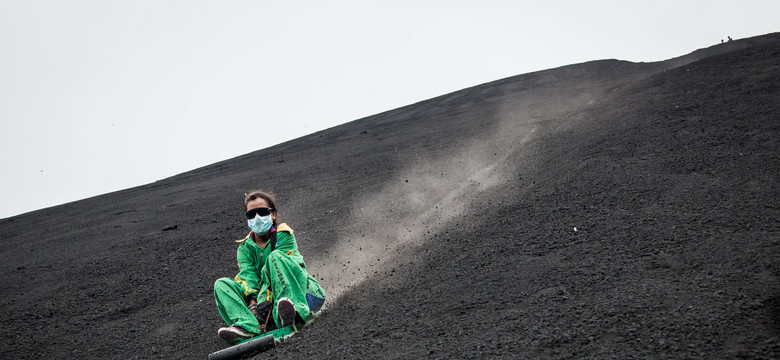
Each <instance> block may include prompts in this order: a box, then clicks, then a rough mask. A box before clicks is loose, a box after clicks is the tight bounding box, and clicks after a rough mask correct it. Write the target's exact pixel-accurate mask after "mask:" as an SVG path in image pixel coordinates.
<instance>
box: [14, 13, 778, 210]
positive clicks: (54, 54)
mask: <svg viewBox="0 0 780 360" xmlns="http://www.w3.org/2000/svg"><path fill="white" fill-rule="evenodd" d="M778 14H780V1H776V0H771V1H770V0H767V1H749V0H748V1H713V0H706V1H681V0H677V1H666V0H664V1H658V0H655V1H628V0H624V1H598V0H591V1H555V0H542V1H519V0H518V1H491V0H473V1H457V0H442V1H433V0H431V1H426V0H412V1H405V0H404V1H399V0H394V1H369V0H363V1H326V0H320V1H260V0H253V1H243V0H241V1H227V0H226V1H216V0H214V1H195V0H181V1H162V0H155V1H149V0H140V1H139V0H125V1H111V0H68V1H61V0H47V1H43V0H19V1H15V0H0V157H1V158H0V218H5V217H9V216H13V215H16V214H20V213H23V212H27V211H31V210H35V209H39V208H44V207H49V206H53V205H57V204H61V203H65V202H69V201H74V200H78V199H82V198H86V197H90V196H94V195H99V194H103V193H107V192H111V191H115V190H120V189H124V188H129V187H133V186H137V185H142V184H146V183H150V182H154V181H156V180H159V179H163V178H166V177H169V176H172V175H175V174H178V173H182V172H185V171H188V170H192V169H195V168H198V167H201V166H204V165H208V164H211V163H214V162H217V161H221V160H225V159H228V158H232V157H235V156H238V155H242V154H245V153H248V152H251V151H254V150H258V149H262V148H266V147H268V146H271V145H274V144H277V143H280V142H283V141H286V140H290V139H294V138H297V137H300V136H303V135H306V134H309V133H312V132H315V131H318V130H322V129H325V128H329V127H332V126H335V125H338V124H342V123H345V122H348V121H351V120H355V119H358V118H361V117H365V116H368V115H373V114H376V113H379V112H383V111H386V110H391V109H395V108H398V107H401V106H404V105H407V104H411V103H415V102H418V101H422V100H425V99H428V98H431V97H435V96H438V95H442V94H445V93H449V92H452V91H456V90H460V89H463V88H466V87H470V86H474V85H478V84H481V83H485V82H489V81H493V80H497V79H500V78H504V77H508V76H513V75H518V74H523V73H528V72H532V71H537V70H542V69H549V68H554V67H558V66H562V65H568V64H573V63H580V62H584V61H590V60H599V59H610V58H617V59H621V60H630V61H645V62H648V61H658V60H665V59H668V58H672V57H676V56H680V55H684V54H687V53H689V52H691V51H694V50H696V49H699V48H703V47H708V46H710V45H714V44H717V43H719V42H720V40H721V39H725V38H726V36H728V35H730V36H732V37H733V38H734V39H739V38H743V37H750V36H756V35H763V34H767V33H771V32H776V31H780V25H778V24H780V22H779V21H778V20H777V19H778Z"/></svg>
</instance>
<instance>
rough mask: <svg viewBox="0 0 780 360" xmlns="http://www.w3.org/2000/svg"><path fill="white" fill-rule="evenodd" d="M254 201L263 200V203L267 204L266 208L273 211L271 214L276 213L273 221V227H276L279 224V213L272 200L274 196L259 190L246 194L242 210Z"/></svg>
mask: <svg viewBox="0 0 780 360" xmlns="http://www.w3.org/2000/svg"><path fill="white" fill-rule="evenodd" d="M256 199H263V200H265V202H266V203H267V204H268V207H270V208H271V209H273V212H274V213H276V219H275V220H274V227H276V225H278V222H279V212H278V211H277V207H276V201H275V200H274V196H273V195H271V194H270V193H267V192H265V191H261V190H252V191H250V192H248V193H244V210H246V205H247V204H249V202H250V201H252V200H256Z"/></svg>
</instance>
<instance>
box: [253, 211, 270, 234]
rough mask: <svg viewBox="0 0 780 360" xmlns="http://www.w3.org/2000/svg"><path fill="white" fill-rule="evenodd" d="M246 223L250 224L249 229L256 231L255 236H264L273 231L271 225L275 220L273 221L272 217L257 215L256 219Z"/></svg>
mask: <svg viewBox="0 0 780 360" xmlns="http://www.w3.org/2000/svg"><path fill="white" fill-rule="evenodd" d="M246 222H247V223H248V224H249V228H250V229H252V231H254V232H255V234H258V235H263V234H265V233H267V232H268V230H270V229H271V224H272V223H273V220H272V219H271V215H268V216H260V215H255V218H254V219H249V220H247V221H246Z"/></svg>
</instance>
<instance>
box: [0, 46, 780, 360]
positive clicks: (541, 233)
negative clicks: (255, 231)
mask: <svg viewBox="0 0 780 360" xmlns="http://www.w3.org/2000/svg"><path fill="white" fill-rule="evenodd" d="M779 104H780V34H770V35H765V36H761V37H756V38H750V39H743V40H737V41H734V42H731V43H727V44H723V45H716V46H713V47H711V48H707V49H702V50H698V51H696V52H693V53H691V54H689V55H686V56H683V57H680V58H676V59H670V60H668V61H664V62H658V63H641V64H637V63H630V62H625V61H617V60H603V61H594V62H588V63H583V64H577V65H570V66H565V67H561V68H557V69H551V70H545V71H540V72H535V73H531V74H525V75H520V76H516V77H512V78H508V79H503V80H499V81H496V82H492V83H489V84H484V85H480V86H476V87H473V88H469V89H465V90H462V91H459V92H455V93H452V94H448V95H444V96H441V97H438V98H434V99H431V100H427V101H423V102H420V103H417V104H413V105H410V106H407V107H403V108H400V109H396V110H392V111H388V112H385V113H382V114H377V115H375V116H371V117H368V118H365V119H361V120H357V121H353V122H350V123H347V124H345V125H342V126H338V127H334V128H332V129H328V130H325V131H321V132H318V133H315V134H312V135H309V136H305V137H302V138H299V139H296V140H293V141H289V142H286V143H283V144H280V145H277V146H274V147H271V148H268V149H264V150H259V151H257V152H254V153H251V154H247V155H244V156H241V157H237V158H234V159H230V160H226V161H223V162H220V163H217V164H214V165H211V166H207V167H204V168H200V169H197V170H193V171H191V172H187V173H184V174H181V175H178V176H175V177H172V178H169V179H165V180H161V181H158V182H156V183H153V184H149V185H146V186H141V187H137V188H132V189H128V190H123V191H119V192H115V193H110V194H106V195H103V196H98V197H94V198H90V199H86V200H82V201H78V202H74V203H70V204H66V205H62V206H57V207H53V208H49V209H44V210H39V211H35V212H31V213H27V214H23V215H19V216H15V217H11V218H7V219H2V220H0V240H1V241H0V255H1V256H2V259H3V261H2V264H1V265H0V271H2V282H0V290H1V291H2V297H1V299H2V303H1V304H0V305H1V306H0V314H2V320H3V323H2V324H3V327H2V335H0V341H2V342H1V343H0V358H2V359H39V358H46V359H50V358H53V359H75V358H122V359H146V358H166V359H168V358H180V359H193V358H201V359H205V358H206V357H207V355H208V354H209V353H211V352H213V351H216V350H219V349H221V348H223V347H224V346H225V344H224V343H222V342H221V341H220V340H219V339H218V338H217V336H216V330H217V328H219V327H220V326H223V323H222V320H221V319H220V317H219V314H218V313H217V310H216V306H215V304H214V299H213V295H212V286H213V282H214V280H216V279H217V278H219V277H223V276H233V275H235V273H236V271H237V267H236V260H235V249H236V244H235V243H234V242H233V240H235V239H237V238H240V237H242V236H243V235H245V233H246V232H247V231H248V230H247V229H246V225H245V221H244V220H243V219H242V203H241V201H242V197H243V193H244V191H246V190H249V189H252V188H256V187H260V188H263V189H269V190H271V191H273V192H274V193H276V194H277V200H278V203H279V204H280V212H281V215H282V217H283V220H284V221H286V222H288V223H289V224H290V225H291V226H292V227H293V228H294V229H295V231H296V236H297V238H298V241H299V246H300V247H301V252H302V253H303V254H304V257H305V258H306V261H307V265H308V268H309V269H310V272H311V273H312V274H313V275H315V276H316V277H318V278H319V279H321V281H322V284H323V285H324V287H325V288H326V291H328V292H329V294H330V298H329V301H328V303H327V306H326V308H325V310H324V311H323V313H322V314H321V315H320V316H319V317H318V318H317V319H316V320H315V321H314V322H313V323H311V324H310V325H309V326H307V327H305V328H304V329H303V330H302V331H300V333H299V334H296V335H295V336H294V337H293V338H291V339H290V340H288V341H286V342H285V343H283V344H281V345H280V346H279V347H277V348H275V349H273V350H270V351H269V352H266V353H264V354H260V355H257V356H255V357H254V358H255V359H265V358H267V357H274V358H286V359H288V358H289V359H292V358H298V359H315V358H319V359H331V358H388V359H396V358H397V359H408V358H441V359H445V358H447V359H448V358H556V359H557V358H576V359H580V358H595V359H604V358H620V359H630V358H642V359H644V358H663V359H666V358H704V359H713V358H718V359H720V358H739V359H777V358H780V338H779V336H780V335H779V334H780V331H779V330H780V325H779V324H780V281H779V276H780V274H778V259H779V258H780V256H779V255H780V251H779V250H780V221H779V220H778V219H780V192H778V183H780V182H779V181H778V180H779V179H778V176H779V174H780V140H778V139H780V113H778V105H779ZM304 106H305V105H304ZM237 136H240V135H237Z"/></svg>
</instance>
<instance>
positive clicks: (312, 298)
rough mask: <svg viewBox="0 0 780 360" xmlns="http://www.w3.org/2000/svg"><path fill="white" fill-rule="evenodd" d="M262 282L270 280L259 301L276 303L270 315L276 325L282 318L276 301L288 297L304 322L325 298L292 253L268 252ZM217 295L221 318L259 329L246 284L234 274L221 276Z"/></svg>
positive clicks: (248, 329) (216, 287)
mask: <svg viewBox="0 0 780 360" xmlns="http://www.w3.org/2000/svg"><path fill="white" fill-rule="evenodd" d="M261 278H262V281H263V283H265V284H270V285H269V286H268V288H267V289H266V291H265V293H262V292H261V294H259V295H258V298H257V301H258V302H263V301H270V302H271V304H273V312H272V314H271V317H272V318H273V321H274V322H275V324H276V325H277V327H278V326H279V324H280V320H279V317H278V314H277V311H276V301H278V300H279V299H281V298H288V299H290V301H292V303H293V305H295V310H296V312H297V313H298V315H299V316H300V317H301V319H302V320H303V321H304V322H307V323H308V322H309V321H311V319H312V318H313V317H314V313H316V312H317V311H319V309H320V307H321V306H322V304H323V303H324V301H325V292H324V291H323V289H322V287H320V285H319V284H318V283H317V281H316V280H314V278H313V277H312V276H311V275H309V273H308V272H307V271H306V269H304V268H302V267H301V266H300V265H299V264H298V263H296V262H295V261H294V260H293V259H292V258H291V257H290V256H288V255H286V254H284V253H281V252H278V251H274V252H272V253H271V254H270V255H269V256H268V259H267V260H266V262H265V266H264V267H263V271H262V274H261ZM214 299H215V300H216V302H217V309H219V314H220V315H221V316H222V319H223V320H225V322H226V323H227V324H228V325H230V326H240V327H242V328H243V329H244V330H246V331H249V332H253V333H260V326H259V324H260V323H259V322H258V320H257V318H255V316H254V314H252V312H251V311H249V307H248V304H247V301H248V300H249V299H245V298H244V287H243V286H242V285H241V284H239V283H238V282H237V281H236V280H234V279H231V278H220V279H218V280H217V281H216V282H215V283H214Z"/></svg>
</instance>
